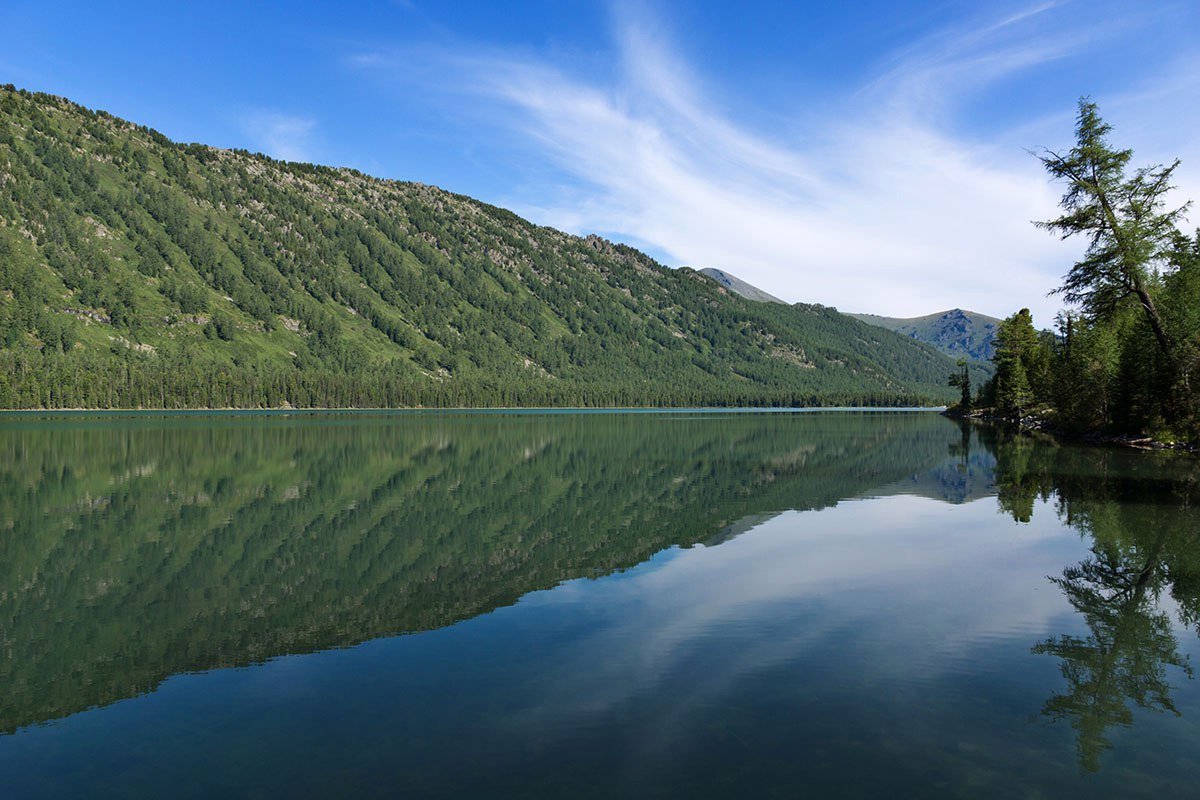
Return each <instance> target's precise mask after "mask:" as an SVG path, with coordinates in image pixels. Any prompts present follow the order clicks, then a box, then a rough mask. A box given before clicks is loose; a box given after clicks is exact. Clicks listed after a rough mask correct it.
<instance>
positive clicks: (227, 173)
mask: <svg viewBox="0 0 1200 800" xmlns="http://www.w3.org/2000/svg"><path fill="white" fill-rule="evenodd" d="M948 368H949V362H948V361H947V359H945V358H944V357H943V356H942V355H940V354H938V353H937V352H936V351H935V350H933V349H932V348H930V347H928V346H925V345H921V344H919V343H915V342H912V341H910V340H908V339H906V338H905V337H902V336H898V335H896V334H893V333H891V332H888V331H884V330H880V329H878V328H875V327H871V326H867V325H864V324H862V323H860V322H857V321H855V320H851V319H849V318H847V317H846V316H844V315H842V314H839V313H838V312H837V311H836V310H834V309H831V308H825V307H822V306H816V305H795V306H787V305H780V304H764V303H753V302H749V301H747V300H745V299H743V298H740V297H738V296H736V295H735V294H733V293H730V292H728V291H727V290H725V289H723V288H722V287H720V286H717V285H715V284H714V283H713V282H712V281H710V280H708V279H706V278H704V277H703V276H701V275H699V274H698V273H696V272H694V271H692V270H689V269H679V270H672V269H668V268H665V267H663V266H662V265H660V264H658V263H656V262H655V261H654V260H652V259H651V258H649V257H648V256H646V255H644V254H642V253H640V252H638V251H636V250H634V249H632V248H629V247H626V246H623V245H619V244H614V243H611V242H609V241H607V240H604V239H601V238H598V237H595V236H589V237H586V238H581V237H576V236H570V235H567V234H564V233H561V232H559V231H556V230H553V229H550V228H545V227H539V226H536V225H533V224H530V223H528V222H526V221H525V220H523V219H521V218H519V217H517V216H516V215H514V214H512V213H511V212H508V211H505V210H503V209H500V208H496V207H493V206H489V205H487V204H484V203H481V202H478V201H475V200H472V199H470V198H467V197H463V196H460V195H455V194H451V193H449V192H445V191H442V190H440V189H437V188H434V187H430V186H425V185H420V184H414V183H402V182H396V181H386V180H378V179H375V178H371V177H368V176H366V175H363V174H361V173H358V172H355V171H353V170H348V169H333V168H328V167H320V166H313V165H309V164H298V163H288V162H280V161H276V160H273V159H270V158H267V157H265V156H262V155H259V154H251V153H247V152H244V151H230V150H220V149H216V148H212V147H207V146H203V145H181V144H176V143H174V142H172V141H170V140H168V139H167V138H166V137H164V136H162V135H161V134H159V133H157V132H156V131H154V130H151V129H148V128H145V127H140V126H137V125H134V124H131V123H128V122H125V121H123V120H120V119H117V118H115V117H113V116H111V115H109V114H106V113H104V112H97V111H91V110H88V109H85V108H82V107H80V106H78V105H75V104H73V103H71V102H69V101H66V100H64V99H61V98H57V97H53V96H50V95H44V94H34V93H29V92H26V91H19V90H16V89H14V88H12V87H5V88H0V408H67V407H83V408H112V407H135V408H155V407H162V408H182V407H279V406H288V405H291V406H392V407H395V406H494V405H533V406H553V405H578V406H614V405H691V404H697V405H718V406H730V405H816V404H857V405H881V404H899V403H904V404H908V403H917V402H925V403H941V402H945V401H946V400H948V399H950V398H951V397H952V396H953V393H952V392H951V391H950V389H949V388H948V387H946V386H945V385H944V384H945V373H946V371H947V369H948Z"/></svg>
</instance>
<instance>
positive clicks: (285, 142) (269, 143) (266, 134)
mask: <svg viewBox="0 0 1200 800" xmlns="http://www.w3.org/2000/svg"><path fill="white" fill-rule="evenodd" d="M240 121H241V127H242V130H243V131H244V132H245V134H246V136H248V137H249V138H250V140H251V142H253V146H254V147H255V148H257V149H258V150H261V151H262V152H263V153H266V154H267V155H269V156H272V157H274V158H279V159H282V160H284V161H312V160H313V151H312V135H313V131H314V130H315V128H316V122H315V121H314V120H312V119H309V118H308V117H301V116H296V115H293V114H284V113H281V112H278V111H267V110H257V111H251V112H249V113H246V114H243V115H242V116H241V120H240Z"/></svg>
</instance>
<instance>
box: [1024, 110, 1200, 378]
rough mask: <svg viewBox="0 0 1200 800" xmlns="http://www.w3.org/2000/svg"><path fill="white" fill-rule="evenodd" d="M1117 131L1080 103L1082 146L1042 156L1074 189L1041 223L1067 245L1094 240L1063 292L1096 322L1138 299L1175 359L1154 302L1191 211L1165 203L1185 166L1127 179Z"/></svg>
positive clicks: (1136, 173) (1176, 163)
mask: <svg viewBox="0 0 1200 800" xmlns="http://www.w3.org/2000/svg"><path fill="white" fill-rule="evenodd" d="M1111 130H1112V126H1110V125H1108V124H1107V123H1106V122H1104V121H1103V120H1102V119H1101V118H1100V112H1099V109H1098V108H1097V106H1096V104H1095V103H1093V102H1091V101H1089V100H1087V99H1086V98H1084V99H1081V100H1080V101H1079V114H1078V117H1077V120H1076V126H1075V140H1076V141H1075V146H1074V147H1072V148H1071V149H1070V150H1069V151H1068V152H1067V153H1065V154H1060V153H1056V152H1054V151H1052V150H1046V151H1045V152H1044V153H1043V154H1042V155H1041V156H1039V158H1040V159H1041V162H1042V164H1044V165H1045V167H1046V170H1047V171H1048V172H1049V173H1050V174H1051V175H1052V176H1053V177H1054V178H1055V179H1056V180H1060V181H1064V182H1065V183H1066V185H1067V190H1066V192H1065V193H1064V194H1063V197H1062V200H1061V202H1060V205H1061V207H1062V209H1063V211H1064V212H1065V213H1064V214H1063V215H1062V216H1059V217H1057V218H1056V219H1052V220H1047V221H1044V222H1039V223H1037V224H1038V225H1039V227H1042V228H1044V229H1046V230H1049V231H1053V232H1055V233H1059V234H1061V235H1062V238H1064V239H1066V238H1069V237H1072V236H1076V235H1081V236H1085V237H1087V239H1088V248H1087V252H1086V253H1085V255H1084V258H1083V259H1082V260H1081V261H1078V262H1077V263H1076V264H1075V265H1074V266H1073V267H1072V268H1071V271H1070V272H1068V273H1067V275H1066V278H1065V280H1064V281H1063V285H1062V286H1061V287H1060V288H1059V289H1058V290H1057V291H1058V292H1059V293H1060V294H1062V295H1063V297H1064V298H1065V299H1066V300H1067V301H1068V302H1071V303H1080V304H1082V306H1083V308H1084V310H1085V311H1086V312H1087V313H1088V314H1089V315H1090V316H1092V317H1094V318H1104V317H1106V316H1109V315H1111V314H1112V313H1114V312H1115V311H1116V310H1117V308H1118V306H1119V305H1120V304H1121V302H1122V301H1123V300H1125V299H1126V298H1129V297H1135V298H1136V299H1137V302H1138V304H1139V305H1140V306H1141V308H1142V310H1143V313H1144V314H1145V316H1146V319H1147V321H1148V322H1149V324H1150V327H1151V329H1152V330H1153V331H1154V336H1155V339H1156V340H1157V342H1158V346H1159V348H1160V349H1161V350H1162V352H1163V353H1164V354H1166V355H1168V356H1169V355H1170V354H1171V352H1172V350H1173V344H1172V336H1171V334H1170V332H1169V331H1168V330H1167V328H1166V325H1165V324H1164V321H1163V319H1162V315H1161V314H1160V313H1159V310H1158V306H1157V304H1156V303H1155V299H1154V288H1155V276H1156V274H1157V273H1156V272H1155V271H1154V268H1155V267H1159V266H1166V265H1167V264H1168V263H1169V257H1170V253H1171V252H1172V248H1173V245H1174V244H1175V242H1176V237H1177V234H1178V229H1177V227H1176V223H1177V222H1178V221H1179V219H1180V218H1181V217H1182V215H1183V214H1184V213H1185V212H1186V210H1187V208H1188V205H1189V204H1188V203H1185V204H1184V205H1182V206H1179V207H1175V208H1168V207H1167V205H1166V201H1167V193H1168V192H1169V191H1170V190H1171V189H1172V188H1173V187H1172V186H1171V177H1172V175H1173V174H1174V172H1175V169H1176V168H1177V167H1178V166H1179V160H1178V159H1176V160H1175V161H1173V162H1172V163H1171V164H1169V165H1167V166H1163V165H1161V164H1159V165H1155V166H1151V167H1143V168H1141V169H1138V170H1136V171H1134V173H1133V174H1132V175H1127V174H1126V168H1127V167H1128V165H1129V161H1130V158H1131V157H1132V156H1133V151H1132V150H1117V149H1115V148H1113V146H1112V145H1110V144H1109V142H1108V138H1107V137H1108V134H1109V132H1110V131H1111Z"/></svg>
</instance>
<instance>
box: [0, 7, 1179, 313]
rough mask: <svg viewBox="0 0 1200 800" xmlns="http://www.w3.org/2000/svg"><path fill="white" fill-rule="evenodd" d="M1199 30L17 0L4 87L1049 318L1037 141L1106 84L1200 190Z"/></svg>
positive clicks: (655, 248) (937, 305) (1029, 22)
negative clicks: (1036, 222)
mask: <svg viewBox="0 0 1200 800" xmlns="http://www.w3.org/2000/svg"><path fill="white" fill-rule="evenodd" d="M343 6H344V7H343ZM1197 34H1200V3H1196V2H1194V1H1192V0H1187V1H1185V2H1153V3H1151V2H1085V1H1084V0H1076V2H1061V3H1054V2H1051V3H1036V2H1034V3H985V2H965V3H949V2H927V3H917V2H912V3H893V2H859V3H854V4H835V3H802V2H763V3H748V2H747V3H734V2H727V3H702V2H691V3H684V2H665V1H660V2H654V1H653V0H647V2H640V3H633V2H568V1H567V0H562V2H550V1H549V0H547V1H546V2H526V3H500V2H424V1H423V0H408V1H406V2H400V1H399V0H393V2H374V3H370V2H362V3H356V4H331V3H312V4H305V3H301V2H289V3H252V4H251V3H232V2H206V3H185V2H180V3H162V2H157V3H144V4H143V3H124V4H117V3H111V4H110V3H104V4H98V3H83V2H79V3H74V2H52V1H50V0H41V1H40V2H25V0H2V1H0V82H12V83H15V84H17V85H18V86H21V87H24V88H28V89H33V90H40V91H47V92H52V93H55V94H61V95H65V96H67V97H70V98H71V99H73V100H75V101H77V102H80V103H82V104H84V105H87V106H91V107H96V108H103V109H106V110H108V111H110V112H112V113H114V114H117V115H118V116H122V117H126V118H128V119H131V120H134V121H136V122H139V123H143V124H147V125H150V126H152V127H154V128H157V129H158V130H160V131H162V132H163V133H165V134H167V135H168V136H170V137H172V138H174V139H177V140H183V141H200V142H205V143H208V144H213V145H217V146H225V147H245V148H248V149H251V150H261V151H263V152H266V153H268V154H271V155H275V156H277V157H280V158H289V159H297V160H305V161H315V162H320V163H326V164H334V165H348V166H353V167H356V168H359V169H362V170H364V171H366V172H369V173H371V174H374V175H379V176H382V177H388V178H398V179H404V180H417V181H422V182H425V183H432V184H436V185H439V186H442V187H445V188H447V189H451V190H453V191H457V192H462V193H465V194H469V195H472V196H475V197H479V198H481V199H484V200H487V201H489V202H492V203H496V204H498V205H502V206H506V207H510V208H513V209H514V210H516V211H518V212H519V213H521V214H523V215H525V216H527V217H529V218H530V219H533V220H534V221H536V222H539V223H543V224H548V225H554V226H556V227H560V228H564V229H566V230H570V231H572V232H576V233H587V232H598V233H601V234H603V235H606V236H609V237H610V238H613V239H617V240H621V241H626V242H629V243H631V244H635V245H637V246H640V247H643V248H644V249H646V250H647V251H649V252H650V253H651V254H653V255H655V256H656V257H658V258H659V259H660V260H662V261H663V262H664V263H667V264H669V265H671V266H678V265H684V264H686V265H690V266H715V267H721V268H723V269H727V270H729V271H731V272H734V273H736V274H738V275H740V276H741V277H743V278H745V279H747V280H749V281H751V282H753V283H756V284H758V285H760V286H762V287H763V288H764V289H767V290H768V291H771V292H772V293H774V294H777V295H779V296H781V297H784V298H785V299H788V300H793V301H796V300H802V301H806V302H820V303H825V304H828V305H836V306H837V307H839V308H841V309H843V310H847V311H870V312H875V313H884V314H897V315H909V314H921V313H928V312H932V311H936V310H942V309H945V308H950V307H953V306H962V307H966V308H973V309H976V310H979V311H983V312H986V313H991V314H995V315H997V316H1002V315H1006V314H1008V313H1011V312H1012V311H1013V310H1015V309H1016V308H1018V307H1020V306H1022V305H1028V306H1030V307H1031V308H1033V310H1034V312H1035V315H1036V316H1037V317H1038V318H1039V322H1042V323H1044V324H1048V323H1049V322H1050V316H1051V315H1052V314H1053V312H1054V310H1056V309H1057V307H1058V305H1059V303H1058V301H1057V299H1054V298H1046V297H1045V295H1046V293H1047V292H1048V291H1050V290H1051V289H1053V288H1054V287H1055V286H1056V285H1057V282H1058V279H1059V277H1060V276H1061V275H1062V274H1063V273H1064V272H1065V271H1066V269H1067V268H1068V267H1069V265H1070V263H1071V261H1072V260H1073V259H1074V257H1075V256H1076V255H1077V254H1078V252H1079V245H1078V244H1076V243H1073V242H1067V243H1062V242H1058V241H1056V240H1054V239H1053V238H1051V237H1049V236H1048V235H1046V234H1045V233H1043V232H1040V231H1037V230H1035V229H1034V228H1033V226H1032V225H1030V224H1029V221H1030V220H1033V219H1038V218H1042V217H1046V216H1049V215H1051V214H1053V213H1054V206H1055V202H1056V200H1057V196H1058V194H1059V192H1058V190H1057V189H1056V188H1055V187H1054V186H1052V185H1049V184H1048V183H1047V182H1046V180H1045V178H1044V177H1043V175H1042V173H1041V170H1040V167H1039V165H1038V164H1037V162H1036V160H1035V159H1033V158H1032V157H1031V156H1030V155H1029V154H1028V153H1027V152H1026V150H1027V149H1031V148H1032V149H1036V148H1037V147H1040V146H1052V147H1064V146H1068V145H1069V144H1070V140H1071V126H1072V116H1073V112H1074V106H1075V102H1076V100H1077V98H1078V97H1079V96H1080V95H1085V94H1086V95H1090V96H1091V97H1092V98H1094V99H1095V100H1096V101H1097V102H1099V103H1100V106H1101V110H1102V112H1103V113H1104V114H1105V116H1106V118H1108V119H1109V120H1110V121H1111V122H1112V123H1113V124H1114V125H1115V127H1116V140H1117V142H1118V143H1119V144H1122V145H1125V146H1129V147H1133V148H1134V150H1135V160H1136V161H1138V162H1157V161H1165V160H1170V159H1172V158H1174V157H1176V156H1178V157H1181V158H1183V159H1184V165H1183V168H1182V169H1181V171H1180V173H1179V181H1178V182H1179V184H1180V199H1184V198H1185V197H1200V133H1198V132H1200V44H1198V43H1200V36H1198V35H1197ZM1193 189H1194V190H1195V191H1193ZM1193 216H1195V214H1193Z"/></svg>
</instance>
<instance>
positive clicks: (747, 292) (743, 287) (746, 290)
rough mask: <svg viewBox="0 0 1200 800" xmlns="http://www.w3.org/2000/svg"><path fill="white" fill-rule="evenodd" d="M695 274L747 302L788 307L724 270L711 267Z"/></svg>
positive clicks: (776, 298)
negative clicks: (719, 285) (704, 277)
mask: <svg viewBox="0 0 1200 800" xmlns="http://www.w3.org/2000/svg"><path fill="white" fill-rule="evenodd" d="M697 272H699V273H700V274H701V275H704V276H706V277H708V278H711V279H712V280H714V281H716V282H717V283H719V284H721V285H722V286H724V287H725V288H726V289H728V290H730V291H731V292H734V293H736V294H739V295H741V296H742V297H744V298H746V299H747V300H754V301H755V302H758V303H781V304H783V305H785V306H786V305H789V304H788V303H787V302H785V301H783V300H780V299H779V298H778V297H776V296H775V295H773V294H771V293H769V292H764V291H763V290H762V289H759V288H758V287H757V286H754V285H753V284H750V283H746V282H745V281H744V280H742V279H741V278H739V277H737V276H736V275H731V274H729V273H728V272H726V271H725V270H722V269H715V268H713V267H705V268H704V269H700V270H697Z"/></svg>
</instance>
